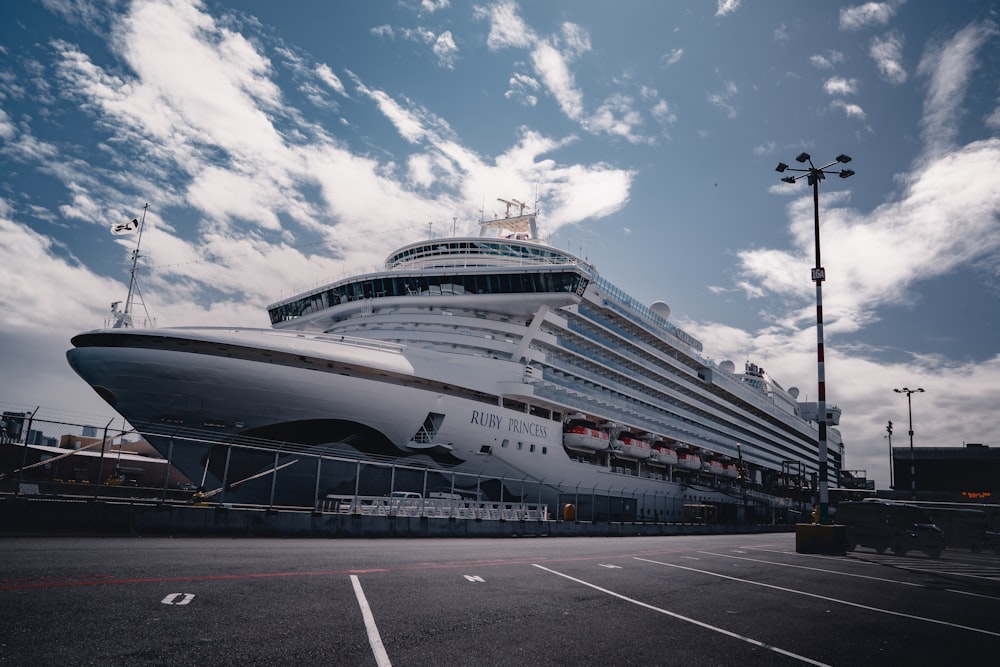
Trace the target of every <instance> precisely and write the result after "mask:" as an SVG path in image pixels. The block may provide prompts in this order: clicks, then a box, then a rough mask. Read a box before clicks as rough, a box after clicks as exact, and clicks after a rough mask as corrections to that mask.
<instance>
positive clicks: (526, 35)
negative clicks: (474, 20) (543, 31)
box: [476, 0, 536, 49]
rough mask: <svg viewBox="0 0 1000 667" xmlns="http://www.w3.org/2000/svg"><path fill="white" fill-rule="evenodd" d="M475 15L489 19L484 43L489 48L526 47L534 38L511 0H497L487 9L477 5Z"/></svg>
mask: <svg viewBox="0 0 1000 667" xmlns="http://www.w3.org/2000/svg"><path fill="white" fill-rule="evenodd" d="M476 15H477V16H479V17H483V18H487V19H489V22H490V33H489V35H488V36H487V37H486V45H487V46H489V47H490V48H491V49H503V48H508V47H515V48H521V49H526V48H529V47H530V46H531V45H532V43H533V42H534V41H535V40H536V37H535V35H534V33H533V32H532V31H531V30H530V29H529V28H528V26H527V25H526V24H525V23H524V21H523V20H521V17H520V16H518V14H517V4H516V3H515V2H513V0H503V1H502V2H497V3H495V4H493V5H491V6H490V7H489V9H482V8H478V7H477V8H476Z"/></svg>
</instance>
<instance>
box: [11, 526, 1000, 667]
mask: <svg viewBox="0 0 1000 667" xmlns="http://www.w3.org/2000/svg"><path fill="white" fill-rule="evenodd" d="M998 649H1000V556H997V555H994V554H974V553H972V552H969V551H956V550H949V551H945V553H944V555H943V556H942V557H941V558H940V559H930V558H927V557H926V556H924V555H922V554H914V555H912V556H907V557H896V556H892V555H880V554H877V553H875V551H872V550H864V549H859V550H858V551H856V552H853V553H850V554H847V555H845V556H823V555H807V554H797V553H795V536H794V534H791V533H779V534H762V535H714V536H671V537H630V538H509V539H465V540H457V539H409V540H392V539H384V540H355V539H251V538H242V539H241V538H145V537H144V538H135V537H132V538H126V537H122V538H79V537H76V538H66V537H31V538H3V539H0V664H4V665H8V664H9V665H98V664H99V665H145V664H150V665H265V664H266V665H286V664H287V665H291V664H295V665H322V664H325V665H518V666H521V665H532V664H533V665H736V664H739V665H801V664H809V665H822V664H828V665H858V664H885V665H889V664H892V665H907V666H908V667H910V666H916V665H935V666H940V665H942V664H951V663H953V662H955V661H957V660H958V659H960V657H961V656H969V657H972V656H980V661H982V659H983V658H985V659H986V661H987V662H988V663H992V662H994V661H995V660H996V656H997V653H998Z"/></svg>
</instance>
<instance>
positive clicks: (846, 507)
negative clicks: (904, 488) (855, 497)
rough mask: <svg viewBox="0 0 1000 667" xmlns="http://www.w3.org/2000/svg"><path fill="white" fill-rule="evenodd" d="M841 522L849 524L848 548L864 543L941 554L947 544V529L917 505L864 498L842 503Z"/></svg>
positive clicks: (895, 551)
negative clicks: (944, 529) (938, 524)
mask: <svg viewBox="0 0 1000 667" xmlns="http://www.w3.org/2000/svg"><path fill="white" fill-rule="evenodd" d="M836 516H837V523H839V524H842V525H844V526H846V533H847V550H848V551H853V550H854V549H855V547H858V546H862V547H868V548H871V549H874V550H875V551H877V552H879V553H880V554H881V553H885V552H886V550H891V551H892V553H893V554H895V555H897V556H905V555H906V553H907V552H909V551H923V552H924V553H925V554H927V555H928V556H930V557H931V558H938V557H939V556H940V555H941V552H942V551H943V550H944V548H945V537H944V532H943V531H942V530H941V529H940V528H938V527H937V526H936V525H935V524H934V521H933V520H932V519H931V518H930V516H929V515H928V514H927V512H926V511H925V510H924V509H923V508H920V507H917V506H915V505H908V504H906V503H898V502H887V501H881V500H863V501H860V502H845V503H840V505H838V507H837V515H836Z"/></svg>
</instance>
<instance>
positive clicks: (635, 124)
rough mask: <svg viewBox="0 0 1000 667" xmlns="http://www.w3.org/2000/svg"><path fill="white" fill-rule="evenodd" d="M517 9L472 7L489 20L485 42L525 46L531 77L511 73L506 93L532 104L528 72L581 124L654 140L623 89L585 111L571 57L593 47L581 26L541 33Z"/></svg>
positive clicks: (637, 140) (638, 139)
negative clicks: (642, 131) (642, 129)
mask: <svg viewBox="0 0 1000 667" xmlns="http://www.w3.org/2000/svg"><path fill="white" fill-rule="evenodd" d="M517 10H518V7H517V5H516V4H515V3H514V2H511V1H509V0H504V1H502V2H498V3H496V4H494V5H492V6H491V7H489V8H488V9H482V8H479V9H477V10H476V12H475V15H476V16H477V17H479V18H481V19H486V20H488V21H490V32H489V36H488V38H487V44H488V46H489V47H490V48H491V49H501V48H521V49H527V50H528V52H529V56H528V57H529V62H530V65H531V69H532V71H533V74H534V77H527V76H526V75H522V76H525V78H524V79H518V78H517V77H518V75H515V77H512V79H511V87H510V88H509V89H508V90H507V92H506V93H505V95H506V96H507V97H508V98H513V99H517V100H518V101H519V102H521V103H522V104H527V105H530V106H534V105H535V104H536V103H537V97H535V96H534V95H533V94H530V93H527V90H526V87H525V85H526V84H527V83H528V79H529V78H530V80H532V81H535V80H537V81H538V82H540V84H541V86H542V88H544V90H545V91H546V92H548V94H549V95H551V96H552V98H553V99H555V101H556V103H557V104H558V105H559V109H560V111H562V113H563V114H564V115H565V116H566V117H567V118H569V119H570V120H573V121H575V122H577V123H579V125H580V127H581V128H582V129H583V130H585V131H587V132H590V133H594V134H607V135H609V136H613V137H620V138H623V139H625V140H626V141H628V142H630V143H634V144H640V143H652V141H653V140H652V139H651V138H650V137H646V136H643V135H641V134H640V133H638V128H639V127H641V126H642V115H641V114H640V113H639V112H638V111H637V110H636V109H635V108H634V107H633V106H632V104H631V99H632V98H631V97H630V96H629V95H627V94H625V93H614V94H612V95H610V96H607V97H606V98H605V100H604V101H603V102H602V103H600V104H599V105H598V107H597V108H596V109H595V110H594V111H593V112H588V110H587V105H586V102H585V100H584V95H583V91H582V90H581V89H580V87H579V86H578V85H577V82H576V77H575V75H574V73H573V70H572V69H571V67H570V64H571V63H572V62H573V61H574V60H575V59H577V58H579V57H580V56H581V55H583V54H584V53H587V52H589V51H590V50H591V48H592V45H591V42H590V35H589V34H588V33H587V32H586V31H585V30H584V29H583V28H581V27H580V26H579V25H577V24H575V23H570V22H564V23H563V24H562V25H561V26H560V31H559V33H558V34H556V35H552V36H550V37H541V36H539V35H538V34H537V33H536V32H535V31H534V30H532V29H531V28H530V27H529V26H528V25H526V24H525V23H524V22H523V21H522V20H521V18H520V17H519V16H518V13H517ZM515 84H516V85H515Z"/></svg>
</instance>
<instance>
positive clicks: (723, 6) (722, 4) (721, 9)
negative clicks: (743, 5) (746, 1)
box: [715, 0, 741, 16]
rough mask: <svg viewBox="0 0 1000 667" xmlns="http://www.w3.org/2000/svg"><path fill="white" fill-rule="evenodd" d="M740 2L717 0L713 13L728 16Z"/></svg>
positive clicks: (739, 0) (738, 6)
mask: <svg viewBox="0 0 1000 667" xmlns="http://www.w3.org/2000/svg"><path fill="white" fill-rule="evenodd" d="M740 2H741V0H719V4H718V6H717V9H716V10H715V15H716V16H728V15H729V14H732V13H733V12H735V11H736V10H737V9H739V8H740Z"/></svg>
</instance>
